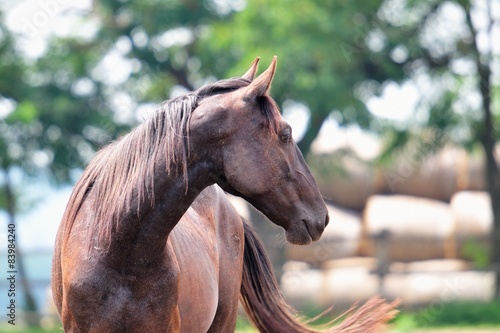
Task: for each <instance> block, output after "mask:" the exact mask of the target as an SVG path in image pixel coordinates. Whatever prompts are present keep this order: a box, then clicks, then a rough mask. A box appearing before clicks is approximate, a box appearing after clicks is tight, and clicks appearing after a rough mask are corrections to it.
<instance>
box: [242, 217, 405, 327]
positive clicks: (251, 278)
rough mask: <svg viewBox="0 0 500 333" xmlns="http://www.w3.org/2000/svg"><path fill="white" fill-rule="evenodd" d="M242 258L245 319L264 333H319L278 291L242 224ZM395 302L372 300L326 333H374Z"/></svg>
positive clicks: (255, 242) (265, 261) (391, 313)
mask: <svg viewBox="0 0 500 333" xmlns="http://www.w3.org/2000/svg"><path fill="white" fill-rule="evenodd" d="M243 224H244V228H245V254H244V264H243V280H242V283H241V292H240V300H241V302H242V304H243V307H244V308H245V311H246V313H247V316H248V317H249V318H250V320H251V321H252V322H253V324H254V325H255V326H256V327H257V328H258V329H259V331H260V332H263V333H295V332H297V333H299V332H300V333H312V332H318V331H316V330H314V329H312V328H311V327H308V326H307V324H306V323H304V322H303V321H301V320H300V317H299V316H298V315H297V312H296V311H295V310H294V309H293V308H292V307H291V306H289V305H288V304H287V303H286V301H285V299H284V298H283V295H282V293H281V291H280V289H279V286H278V283H277V282H276V278H275V276H274V273H273V271H272V267H271V264H270V262H269V259H268V257H267V255H266V253H265V250H264V246H263V245H262V243H261V241H260V239H259V238H258V236H257V234H256V233H255V231H254V230H253V228H252V227H251V226H250V225H249V224H248V223H247V222H245V221H244V223H243ZM396 306H397V302H393V303H390V304H387V303H386V302H385V301H384V300H382V299H380V298H373V299H371V300H369V301H368V302H366V303H365V304H364V305H363V306H361V307H360V308H359V309H357V310H353V309H351V310H349V311H348V313H349V316H348V317H347V318H346V319H345V320H344V321H343V322H342V323H341V324H339V325H337V326H335V327H333V328H331V329H328V330H327V331H326V332H328V333H334V332H346V333H347V332H348V333H358V332H359V333H373V332H378V331H380V330H382V329H383V328H384V326H385V324H386V323H387V322H388V321H389V320H391V319H392V318H393V317H394V316H395V315H396V313H397V310H395V307H396Z"/></svg>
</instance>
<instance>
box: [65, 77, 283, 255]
mask: <svg viewBox="0 0 500 333" xmlns="http://www.w3.org/2000/svg"><path fill="white" fill-rule="evenodd" d="M249 83H250V81H248V80H245V79H242V78H233V79H227V80H220V81H217V82H215V83H213V84H209V85H205V86H203V87H201V88H200V89H198V90H196V91H194V92H190V93H187V94H185V95H183V96H180V97H177V98H175V99H172V100H169V101H165V102H163V103H162V104H160V106H159V108H158V110H157V111H156V112H155V113H154V115H153V116H152V117H151V118H149V119H147V120H146V121H145V122H144V123H142V124H141V125H139V126H138V127H136V128H135V129H134V130H132V131H131V132H130V133H129V134H127V135H125V136H123V137H122V138H121V139H119V140H117V141H115V142H113V143H111V144H109V145H108V146H106V147H105V148H103V149H102V150H100V151H99V152H98V153H97V154H96V156H95V157H94V159H93V160H92V161H91V162H90V164H89V165H88V166H87V168H86V169H85V171H84V173H83V175H82V176H81V178H80V180H79V181H78V182H77V184H76V186H75V189H74V190H73V193H72V195H71V197H70V200H69V202H68V205H67V208H66V211H65V213H64V216H63V221H66V227H65V230H64V233H65V239H67V237H68V236H69V234H70V231H71V228H72V225H73V222H74V220H75V218H76V216H77V214H78V211H79V210H80V208H81V206H82V204H83V202H84V201H85V199H86V197H87V195H88V194H89V193H90V192H91V191H92V192H93V196H94V198H95V201H94V202H95V203H96V205H95V207H92V209H94V211H95V216H94V218H92V219H91V221H90V225H89V228H88V229H89V230H90V232H91V235H90V243H89V249H91V248H92V247H96V248H100V249H102V250H106V249H107V248H108V246H109V244H110V240H111V237H112V234H113V231H114V230H117V228H118V227H119V225H120V222H121V221H122V220H124V218H123V217H124V216H127V214H131V213H134V214H137V215H139V214H140V212H139V208H140V207H141V204H144V203H145V202H149V203H151V205H153V204H154V197H153V194H154V191H153V188H154V179H155V170H158V166H162V165H163V166H164V167H165V172H166V174H167V175H170V174H172V173H179V171H180V172H182V176H183V177H184V181H185V183H186V188H187V160H188V156H189V149H188V147H189V120H190V116H191V113H192V112H193V111H194V109H196V107H197V106H198V104H199V103H200V102H201V101H202V100H203V99H204V98H207V97H210V96H214V95H217V94H224V93H228V92H231V91H234V90H236V89H239V88H242V87H245V86H247V85H248V84H249ZM258 102H259V106H260V109H261V112H262V115H263V116H264V117H265V119H266V121H267V124H268V126H269V127H270V128H273V129H274V130H276V114H277V113H279V110H278V108H277V107H276V104H275V103H274V101H273V100H272V99H271V98H269V97H268V96H263V97H262V98H261V100H260V101H258ZM134 210H137V211H136V212H134Z"/></svg>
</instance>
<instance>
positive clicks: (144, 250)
mask: <svg viewBox="0 0 500 333" xmlns="http://www.w3.org/2000/svg"><path fill="white" fill-rule="evenodd" d="M187 179H188V184H187V189H186V183H185V178H184V176H183V175H182V173H178V174H175V173H174V174H173V175H170V176H167V175H166V174H165V172H164V171H163V172H161V173H158V175H157V177H156V179H155V186H154V193H153V196H154V205H152V204H151V201H150V200H145V201H144V202H143V203H141V204H140V206H139V211H140V214H139V215H140V217H137V215H136V214H131V217H130V218H135V219H136V221H132V223H124V224H122V225H128V226H130V227H129V230H122V231H121V233H120V234H121V235H123V237H120V238H121V239H120V238H119V239H118V240H117V241H116V242H115V244H114V247H116V248H115V249H114V250H112V251H110V253H112V252H115V253H119V252H121V253H126V254H127V259H126V265H127V266H129V267H130V266H131V265H136V266H137V269H139V270H142V269H143V268H141V266H147V267H151V268H152V267H155V266H157V265H161V264H162V261H163V258H164V255H166V253H165V247H166V242H167V239H168V236H169V234H170V232H171V231H172V229H173V228H174V227H175V226H176V225H177V223H178V222H179V220H180V219H181V217H182V216H183V215H184V213H185V212H186V211H187V209H188V208H189V206H190V205H191V204H192V203H193V201H194V200H195V199H196V197H197V196H198V194H199V193H200V192H201V191H202V190H203V189H204V188H205V187H207V186H208V185H210V184H211V181H210V177H209V169H208V168H207V166H206V165H205V164H203V163H197V164H193V165H191V166H189V167H188V170H187ZM150 195H151V194H150ZM132 215H135V217H132ZM112 247H113V245H112ZM120 261H121V260H120Z"/></svg>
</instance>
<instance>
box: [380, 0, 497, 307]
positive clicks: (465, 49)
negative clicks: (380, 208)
mask: <svg viewBox="0 0 500 333" xmlns="http://www.w3.org/2000/svg"><path fill="white" fill-rule="evenodd" d="M499 5H500V2H499V1H498V0H485V1H477V0H474V1H472V0H456V1H435V0H428V1H412V0H407V1H386V2H385V3H384V5H383V6H382V7H381V8H380V9H379V15H378V18H377V20H376V21H375V22H374V24H376V25H377V27H378V28H379V31H380V33H381V38H382V39H383V41H384V43H383V47H382V48H381V49H380V50H379V51H378V53H379V54H381V55H385V56H387V57H388V59H392V61H396V62H398V63H400V65H401V67H402V68H403V69H404V71H405V76H406V77H407V78H409V79H410V80H412V81H413V82H416V83H417V84H418V82H419V81H420V82H425V84H426V87H422V85H420V87H421V88H423V89H425V88H427V94H426V95H423V96H422V102H421V104H422V106H423V107H421V109H420V110H419V112H420V113H423V115H424V117H420V119H421V120H420V121H415V122H414V123H412V124H409V125H408V127H407V128H405V129H402V130H393V132H395V133H396V135H394V136H393V140H392V143H391V144H390V145H389V146H388V147H389V149H391V150H393V149H398V148H399V149H401V148H404V147H405V145H406V143H408V142H410V141H411V138H412V137H413V138H418V137H419V135H418V134H417V133H423V132H426V131H427V132H428V130H429V129H431V130H434V133H438V135H436V140H438V141H440V142H436V144H438V145H439V144H442V143H444V142H445V141H447V142H452V143H454V144H456V145H461V146H464V147H466V148H468V149H475V148H476V147H481V148H482V150H483V152H484V157H485V176H486V180H485V183H486V184H487V191H488V192H489V194H490V197H491V202H492V211H493V215H494V230H493V234H492V237H491V239H492V244H493V251H492V253H491V261H492V263H493V267H494V269H496V274H497V279H496V295H497V297H500V174H499V170H498V161H497V160H496V157H495V146H496V141H497V139H498V138H499V134H500V133H499V132H498V130H496V128H495V121H498V116H499V114H498V112H499V111H500V94H499V92H500V89H499V88H500V85H499V83H498V82H499V81H498V79H499V77H498V75H497V76H496V77H495V76H494V68H496V67H498V65H499V59H500V54H499V53H498V49H496V51H495V43H494V39H493V36H494V34H495V31H497V32H498V29H500V25H499V24H498V22H496V21H495V18H494V8H497V10H498V7H499ZM497 15H498V14H497ZM495 52H496V53H495ZM442 133H446V135H441V134H442ZM401 139H402V140H401Z"/></svg>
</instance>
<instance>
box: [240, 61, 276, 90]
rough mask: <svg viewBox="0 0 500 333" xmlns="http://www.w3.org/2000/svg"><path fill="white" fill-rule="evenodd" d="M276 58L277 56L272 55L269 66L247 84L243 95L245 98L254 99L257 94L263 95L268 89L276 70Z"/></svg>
mask: <svg viewBox="0 0 500 333" xmlns="http://www.w3.org/2000/svg"><path fill="white" fill-rule="evenodd" d="M277 59H278V57H276V56H274V57H273V61H272V62H271V65H269V68H268V69H266V70H265V71H264V73H262V74H260V75H259V76H258V77H257V78H256V79H255V80H253V81H252V83H250V84H249V85H248V87H247V88H246V91H245V97H246V98H247V99H255V98H257V97H259V96H263V95H264V94H265V93H266V92H268V91H269V89H270V88H271V82H273V78H274V73H275V72H276V62H277Z"/></svg>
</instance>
